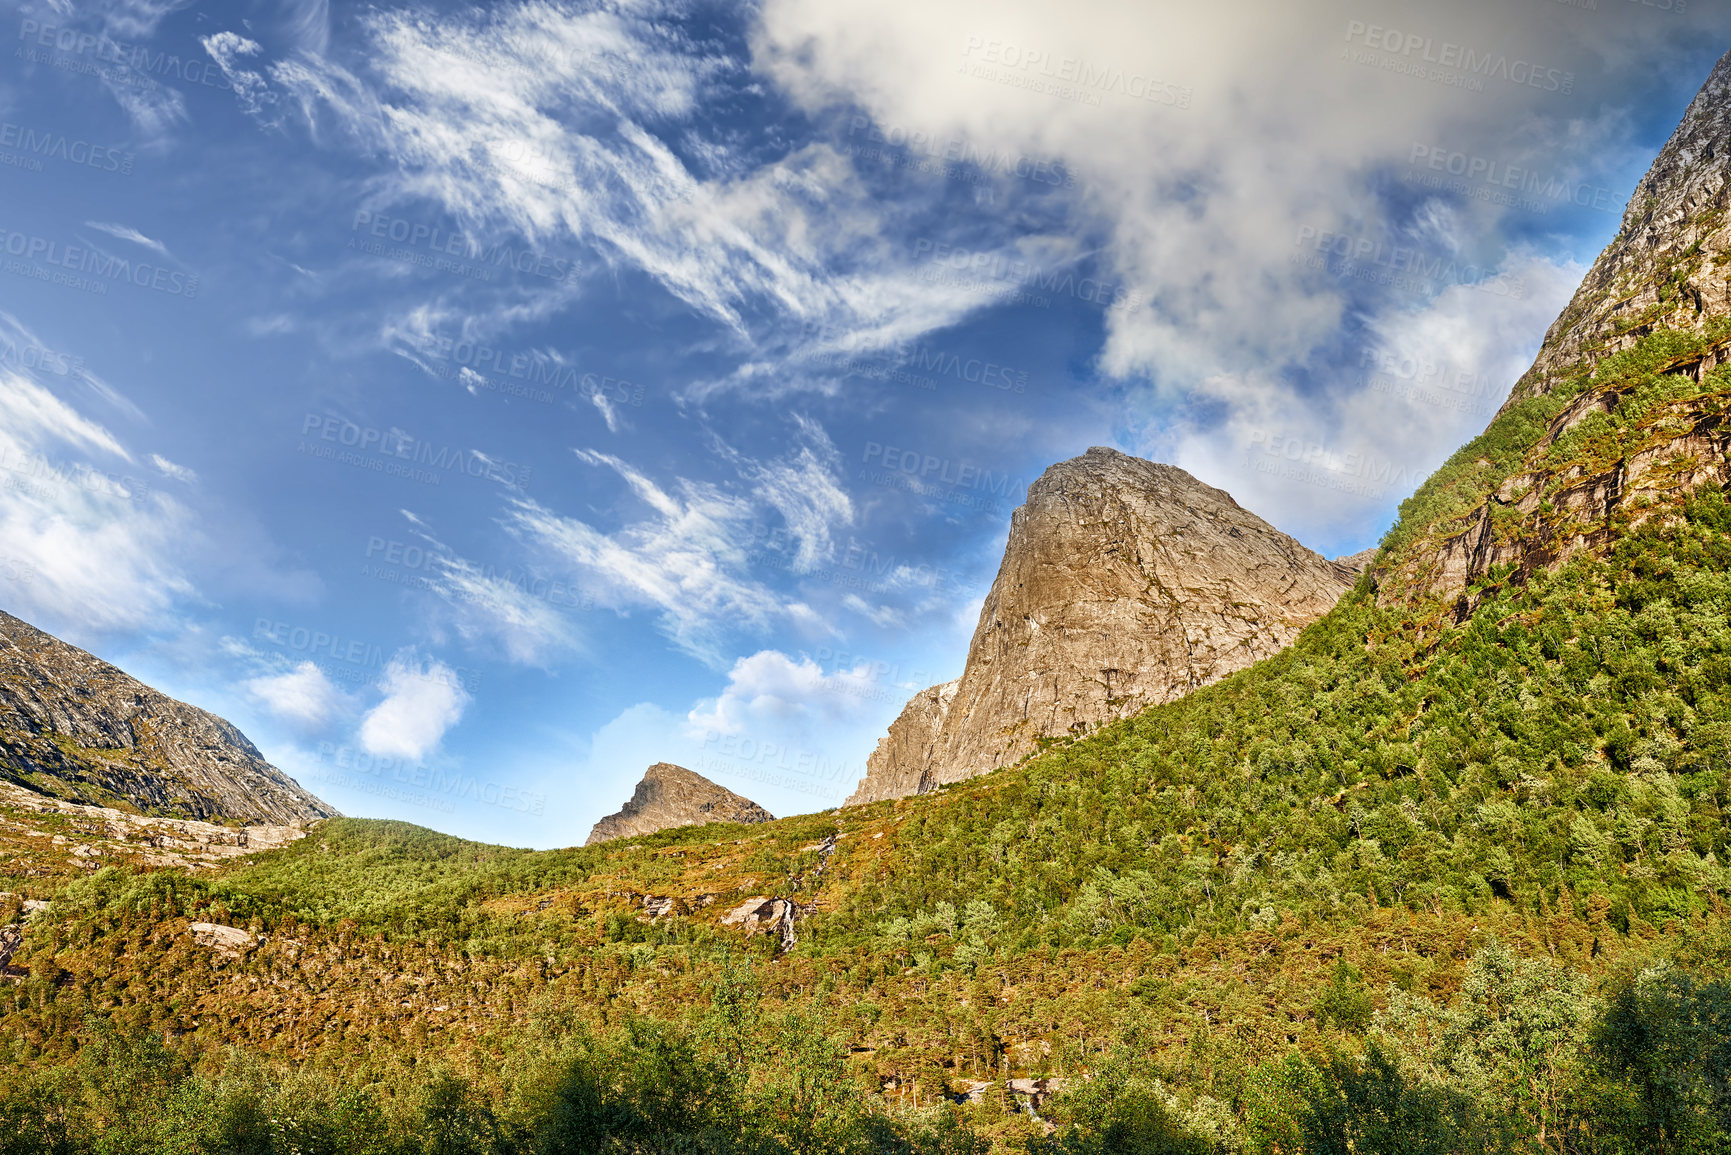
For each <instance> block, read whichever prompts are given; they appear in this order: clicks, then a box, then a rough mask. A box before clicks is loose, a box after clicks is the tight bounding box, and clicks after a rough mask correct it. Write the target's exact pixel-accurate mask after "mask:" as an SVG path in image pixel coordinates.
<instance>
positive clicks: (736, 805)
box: [583, 762, 775, 846]
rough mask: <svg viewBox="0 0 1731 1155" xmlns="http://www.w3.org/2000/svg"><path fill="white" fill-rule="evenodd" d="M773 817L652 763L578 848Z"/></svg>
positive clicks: (681, 771) (697, 777) (683, 772)
mask: <svg viewBox="0 0 1731 1155" xmlns="http://www.w3.org/2000/svg"><path fill="white" fill-rule="evenodd" d="M774 817H775V815H773V814H771V813H770V812H769V811H767V810H765V809H764V808H763V807H761V806H759V805H758V804H757V803H755V802H753V801H752V800H751V799H749V798H745V797H742V796H741V795H738V794H735V793H734V792H733V791H731V790H728V789H727V788H726V787H723V786H717V785H716V784H715V783H713V782H711V781H710V780H709V779H707V778H705V777H704V776H703V775H701V774H696V773H693V772H692V771H690V770H687V769H686V768H685V767H683V766H675V765H674V764H673V763H671V762H657V763H656V764H655V765H653V766H651V767H650V768H649V769H648V770H646V771H645V772H644V774H643V778H642V780H641V781H640V782H638V783H637V789H636V790H634V791H632V794H631V800H630V801H629V802H627V803H626V804H625V805H624V806H622V807H620V808H619V810H618V811H617V812H616V813H613V814H609V815H608V816H607V817H605V818H603V819H602V820H601V821H599V822H597V823H596V824H595V828H594V829H593V830H591V831H590V832H589V839H588V841H587V842H585V843H584V844H583V845H585V846H594V845H595V844H596V843H598V842H608V841H611V840H612V839H615V838H632V837H635V836H636V835H639V834H654V833H655V832H656V831H657V830H666V829H668V828H669V827H673V826H701V825H703V824H704V823H707V822H742V823H756V822H768V821H770V820H771V819H773V818H774Z"/></svg>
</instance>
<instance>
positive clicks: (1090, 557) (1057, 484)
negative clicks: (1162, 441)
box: [847, 447, 1362, 805]
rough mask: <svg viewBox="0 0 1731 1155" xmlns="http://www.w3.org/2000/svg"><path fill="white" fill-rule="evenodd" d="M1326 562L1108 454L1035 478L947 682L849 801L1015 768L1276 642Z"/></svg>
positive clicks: (1208, 493)
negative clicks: (1047, 743)
mask: <svg viewBox="0 0 1731 1155" xmlns="http://www.w3.org/2000/svg"><path fill="white" fill-rule="evenodd" d="M1361 565H1362V562H1361V561H1360V560H1359V557H1358V556H1357V555H1355V556H1354V557H1353V558H1349V559H1342V560H1341V562H1331V561H1329V560H1328V559H1326V558H1323V557H1321V556H1319V555H1317V554H1315V553H1312V552H1311V551H1310V550H1308V549H1305V548H1304V547H1303V546H1302V545H1300V544H1298V542H1296V541H1294V540H1293V539H1292V538H1290V537H1288V536H1286V535H1285V534H1283V533H1281V532H1280V531H1279V530H1277V529H1275V528H1274V527H1273V526H1271V525H1269V524H1268V523H1267V522H1265V521H1263V520H1262V519H1261V518H1259V517H1257V516H1256V515H1255V514H1253V513H1250V512H1249V511H1248V510H1245V509H1243V508H1241V507H1240V506H1239V505H1238V503H1237V502H1235V501H1233V500H1232V497H1231V495H1230V494H1227V493H1225V492H1223V491H1221V490H1218V489H1215V488H1213V487H1212V486H1209V485H1204V484H1203V483H1202V482H1200V481H1198V480H1196V479H1195V478H1194V477H1192V476H1190V475H1189V474H1188V473H1186V472H1184V471H1183V470H1182V469H1177V468H1174V467H1173V466H1170V465H1158V464H1155V463H1154V462H1151V461H1143V460H1142V459H1140V458H1137V457H1130V456H1128V455H1127V454H1123V453H1120V452H1118V451H1117V450H1115V449H1105V448H1098V447H1097V448H1094V449H1090V450H1088V452H1087V453H1085V454H1084V455H1082V456H1081V457H1077V458H1073V459H1071V460H1069V461H1064V462H1060V463H1058V464H1057V465H1054V466H1052V467H1051V468H1050V469H1048V470H1046V472H1045V473H1044V474H1042V475H1041V477H1040V479H1039V480H1038V481H1036V482H1035V483H1034V484H1033V485H1031V486H1029V487H1028V501H1027V504H1026V505H1024V506H1022V507H1021V508H1020V509H1018V510H1016V512H1015V514H1014V516H1013V517H1012V519H1011V522H1010V540H1009V544H1008V545H1007V546H1006V547H1005V549H1004V561H1003V565H1002V567H1001V568H1000V569H999V570H998V577H997V580H996V581H995V582H993V584H992V589H991V592H990V593H989V594H988V595H987V596H986V602H985V606H984V607H983V608H982V609H981V611H980V622H979V626H978V627H977V628H976V629H975V631H974V638H973V642H972V644H971V645H970V646H969V648H968V658H967V664H966V666H965V667H964V670H963V673H962V676H961V677H960V678H959V679H957V680H956V681H954V682H946V683H944V684H943V685H939V686H933V687H931V688H930V689H927V690H924V691H922V692H921V693H919V694H916V695H915V696H914V698H913V700H912V701H910V702H909V703H908V704H907V706H906V708H905V709H903V711H902V714H901V716H900V717H899V718H897V719H896V721H895V722H894V723H893V724H892V725H891V726H890V731H889V734H888V735H886V736H885V737H884V738H883V739H881V740H880V741H879V742H878V747H877V750H876V751H875V752H874V753H873V754H872V756H871V757H870V758H869V759H868V760H867V762H866V776H865V778H864V779H863V780H861V782H860V784H859V788H858V789H857V790H855V791H854V793H853V796H852V797H850V798H849V799H848V801H847V804H848V805H859V804H862V803H866V802H875V801H879V800H881V799H885V798H899V797H902V796H903V795H907V794H917V793H923V792H925V791H927V790H931V789H933V788H935V787H937V786H940V785H942V784H944V783H946V782H957V781H960V780H962V779H964V778H971V777H973V776H974V775H976V774H983V773H985V772H987V771H988V770H993V769H996V768H997V767H1000V766H1007V765H1011V764H1013V763H1015V762H1017V761H1019V760H1020V759H1021V758H1022V757H1023V756H1025V755H1027V754H1029V753H1032V752H1033V751H1034V750H1035V749H1036V747H1037V745H1038V742H1039V740H1040V739H1042V738H1051V737H1057V736H1065V735H1073V734H1080V733H1084V732H1086V731H1088V730H1090V729H1092V728H1094V727H1096V726H1098V725H1100V724H1101V723H1103V722H1109V721H1112V720H1114V719H1117V718H1122V717H1125V716H1127V715H1130V714H1134V713H1136V712H1138V711H1140V710H1142V709H1143V708H1145V707H1147V706H1151V705H1154V704H1156V703H1160V702H1169V701H1172V700H1173V699H1175V698H1180V697H1183V696H1184V695H1185V694H1188V693H1190V692H1191V691H1192V690H1194V689H1196V688H1198V687H1200V686H1205V685H1207V684H1209V683H1210V682H1214V681H1218V680H1219V679H1221V678H1223V677H1225V676H1226V675H1227V674H1230V673H1233V672H1234V671H1236V670H1242V669H1244V668H1245V667H1246V666H1249V665H1252V664H1253V663H1255V662H1257V661H1260V660H1261V659H1263V658H1266V657H1268V656H1269V655H1271V654H1273V653H1276V652H1277V651H1279V650H1281V649H1283V648H1285V647H1286V646H1287V645H1288V644H1290V643H1291V642H1292V640H1293V639H1294V638H1296V637H1297V636H1298V634H1299V632H1300V631H1301V630H1303V629H1304V627H1305V626H1307V625H1309V624H1310V623H1311V622H1313V621H1315V620H1316V619H1317V618H1319V617H1321V616H1322V615H1323V614H1325V613H1327V612H1328V610H1329V609H1330V608H1332V607H1333V606H1334V603H1335V602H1336V601H1338V600H1339V598H1340V595H1341V594H1342V593H1344V592H1345V591H1346V590H1347V589H1348V588H1349V587H1350V586H1351V585H1352V583H1353V581H1354V580H1355V579H1356V577H1357V573H1358V569H1359V567H1360V566H1361Z"/></svg>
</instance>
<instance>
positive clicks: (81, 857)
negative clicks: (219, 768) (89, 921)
mask: <svg viewBox="0 0 1731 1155" xmlns="http://www.w3.org/2000/svg"><path fill="white" fill-rule="evenodd" d="M305 836H306V831H305V830H304V829H303V828H302V827H301V826H269V825H250V826H219V825H217V824H215V823H211V822H199V821H196V820H193V819H186V818H153V817H150V816H147V815H142V814H133V813H130V812H128V811H125V810H115V809H113V808H112V807H107V806H85V805H81V804H79V803H76V802H65V801H62V800H61V799H58V798H50V797H48V796H47V795H44V794H38V793H37V792H36V791H34V790H26V789H24V788H23V787H22V786H15V785H13V784H12V783H10V782H0V874H9V875H13V876H17V877H54V876H58V875H66V874H75V873H78V872H80V871H93V870H96V869H98V868H100V867H103V866H126V867H144V868H154V867H182V868H184V869H187V870H194V871H196V870H201V869H208V868H210V867H213V866H217V865H220V864H221V863H223V862H226V861H228V860H229V859H231V858H236V857H239V856H242V855H247V854H258V853H259V852H260V851H265V850H273V849H275V848H276V847H279V846H287V845H288V844H289V843H291V842H294V841H297V840H298V839H300V838H303V837H305Z"/></svg>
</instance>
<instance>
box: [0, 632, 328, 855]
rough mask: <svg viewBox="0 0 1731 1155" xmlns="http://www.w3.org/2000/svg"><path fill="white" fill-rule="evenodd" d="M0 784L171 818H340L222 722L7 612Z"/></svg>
mask: <svg viewBox="0 0 1731 1155" xmlns="http://www.w3.org/2000/svg"><path fill="white" fill-rule="evenodd" d="M0 780H6V781H10V782H13V783H16V784H18V785H20V786H23V787H26V788H28V789H30V790H34V791H36V792H38V793H40V794H44V795H48V796H49V797H53V798H60V799H63V800H65V801H68V802H74V803H79V804H83V805H93V806H107V807H117V808H120V809H123V810H136V811H138V812H140V813H143V814H150V815H156V816H159V817H166V818H190V819H200V820H212V819H215V820H221V819H230V820H237V821H240V822H245V823H260V824H269V825H275V826H292V825H294V824H296V823H300V822H309V821H312V820H314V819H318V818H330V817H334V816H335V815H336V813H337V812H336V811H335V810H334V809H332V808H331V807H330V806H327V805H326V804H325V803H323V802H321V801H319V800H318V799H317V798H315V797H313V795H311V794H309V793H308V792H307V791H305V790H303V789H301V787H300V786H299V785H298V784H297V783H296V782H295V781H294V780H293V779H292V778H290V777H289V776H288V775H286V774H284V773H283V772H282V771H281V770H278V769H277V768H276V767H275V766H272V765H271V764H270V763H269V762H266V761H265V760H264V757H263V755H261V754H260V753H259V752H258V750H257V748H256V747H254V746H253V744H252V743H251V742H249V741H247V738H246V735H245V734H242V733H241V732H240V731H239V730H237V729H235V727H234V726H232V725H230V724H229V723H228V722H225V721H223V720H222V719H221V718H218V717H217V716H216V715H214V714H210V713H207V712H205V711H204V710H200V709H198V708H197V707H194V706H189V705H187V704H186V703H184V702H177V701H175V700H174V699H173V698H170V697H168V696H167V695H166V694H159V693H157V692H156V691H155V690H153V689H151V688H150V687H149V686H146V685H145V684H144V683H142V682H140V681H138V680H137V679H135V678H131V677H129V676H127V675H126V674H125V673H122V672H121V671H120V670H118V669H116V668H115V667H113V666H111V665H109V664H108V663H107V662H104V661H101V660H100V659H98V658H95V657H93V656H91V655H90V654H88V653H86V652H84V651H83V650H81V649H79V648H78V647H76V646H70V645H67V644H66V643H65V642H63V641H61V640H60V639H58V638H56V637H53V636H52V635H50V634H45V633H43V632H42V631H41V630H39V629H37V628H36V627H35V626H32V625H29V624H28V623H25V622H22V621H19V620H18V619H17V618H15V617H13V616H12V615H10V614H7V613H0Z"/></svg>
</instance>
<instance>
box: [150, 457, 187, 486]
mask: <svg viewBox="0 0 1731 1155" xmlns="http://www.w3.org/2000/svg"><path fill="white" fill-rule="evenodd" d="M150 463H151V464H152V465H154V466H156V470H157V472H158V473H160V474H162V475H163V476H164V477H171V478H173V479H174V480H175V481H184V482H186V483H187V484H189V485H190V484H191V483H193V482H195V481H197V480H198V474H197V473H195V472H193V471H192V470H191V469H189V468H187V467H186V466H184V465H176V464H175V463H174V462H172V461H170V460H169V459H168V458H166V457H164V456H163V455H162V454H160V453H152V454H151V455H150Z"/></svg>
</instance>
